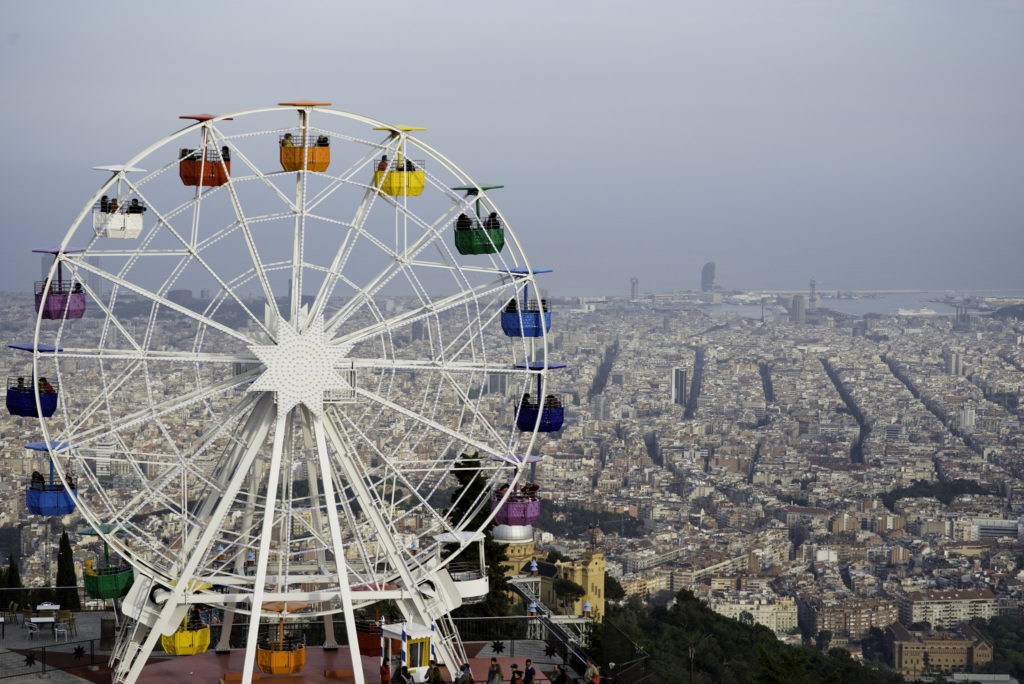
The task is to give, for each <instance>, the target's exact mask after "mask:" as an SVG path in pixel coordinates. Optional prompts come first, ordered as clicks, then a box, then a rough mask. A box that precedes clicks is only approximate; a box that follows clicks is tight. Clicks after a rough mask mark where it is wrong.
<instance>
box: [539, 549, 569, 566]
mask: <svg viewBox="0 0 1024 684" xmlns="http://www.w3.org/2000/svg"><path fill="white" fill-rule="evenodd" d="M544 560H546V561H547V562H548V563H557V562H558V561H568V560H572V558H569V557H568V556H566V555H565V554H564V553H561V552H560V551H558V550H557V549H551V550H550V551H548V556H547V558H545V559H544Z"/></svg>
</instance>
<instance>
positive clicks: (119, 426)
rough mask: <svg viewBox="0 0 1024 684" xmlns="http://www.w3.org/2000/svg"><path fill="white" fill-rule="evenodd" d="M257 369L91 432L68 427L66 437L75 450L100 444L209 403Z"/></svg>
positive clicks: (159, 403) (248, 377)
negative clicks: (128, 430)
mask: <svg viewBox="0 0 1024 684" xmlns="http://www.w3.org/2000/svg"><path fill="white" fill-rule="evenodd" d="M260 372H261V371H260V369H258V368H255V369H252V370H249V371H247V372H245V373H240V374H238V375H233V376H231V377H230V378H225V379H223V380H220V381H218V382H215V383H212V384H210V385H208V386H206V387H202V388H199V389H196V390H193V391H191V392H186V393H185V394H182V395H179V396H175V397H171V398H169V399H165V400H163V401H159V402H154V403H152V404H151V405H150V406H147V407H146V408H144V409H140V410H138V411H134V412H132V413H129V414H127V415H125V416H122V417H121V418H119V419H117V420H111V421H110V422H108V423H106V424H104V425H100V426H97V427H95V428H90V429H87V430H85V431H83V432H81V433H78V432H77V429H78V428H80V427H81V426H82V423H79V424H77V425H72V426H70V428H69V434H70V436H71V437H72V439H74V443H75V446H78V447H81V446H85V445H87V444H89V443H91V442H94V441H98V440H102V439H103V438H104V437H107V436H109V435H112V434H115V433H117V432H120V431H121V430H124V429H126V428H129V427H132V426H134V425H137V424H138V423H140V422H142V421H144V420H147V419H149V418H155V417H158V416H161V415H164V414H166V413H170V412H172V411H177V410H179V409H182V408H184V407H186V406H189V405H192V404H195V403H198V402H200V401H203V400H205V399H209V398H210V397H213V396H215V395H217V394H220V393H222V392H225V391H227V390H229V389H232V388H234V387H238V386H239V385H242V384H245V383H247V382H249V381H250V380H253V379H255V378H256V377H257V376H258V375H259V374H260Z"/></svg>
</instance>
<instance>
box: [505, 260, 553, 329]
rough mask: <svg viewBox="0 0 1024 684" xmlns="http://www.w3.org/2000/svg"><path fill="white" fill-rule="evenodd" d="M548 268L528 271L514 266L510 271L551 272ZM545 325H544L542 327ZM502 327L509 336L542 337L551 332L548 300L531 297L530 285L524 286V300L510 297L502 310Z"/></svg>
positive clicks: (514, 273) (523, 272)
mask: <svg viewBox="0 0 1024 684" xmlns="http://www.w3.org/2000/svg"><path fill="white" fill-rule="evenodd" d="M549 272H550V271H549V270H547V269H542V270H538V271H527V270H526V269H521V268H514V269H510V270H509V271H508V273H510V274H512V275H526V274H529V273H549ZM542 326H543V327H542ZM501 329H502V331H503V332H504V333H505V334H506V335H508V336H509V337H541V336H543V335H544V333H548V332H551V311H550V310H549V309H548V300H546V299H542V300H540V302H538V301H537V300H536V299H530V290H529V285H524V286H523V300H522V301H521V302H520V301H518V300H516V299H515V298H513V299H510V300H509V301H508V304H506V305H505V310H504V311H502V312H501Z"/></svg>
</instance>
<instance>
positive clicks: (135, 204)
mask: <svg viewBox="0 0 1024 684" xmlns="http://www.w3.org/2000/svg"><path fill="white" fill-rule="evenodd" d="M145 211H146V207H144V206H142V205H141V204H139V198H137V197H133V198H132V203H131V204H129V205H128V213H129V214H142V213H144V212H145Z"/></svg>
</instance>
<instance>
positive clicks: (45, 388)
mask: <svg viewBox="0 0 1024 684" xmlns="http://www.w3.org/2000/svg"><path fill="white" fill-rule="evenodd" d="M39 392H40V393H42V394H55V393H56V392H57V390H55V389H53V385H51V384H50V382H49V381H48V380H47V379H46V378H39Z"/></svg>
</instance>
